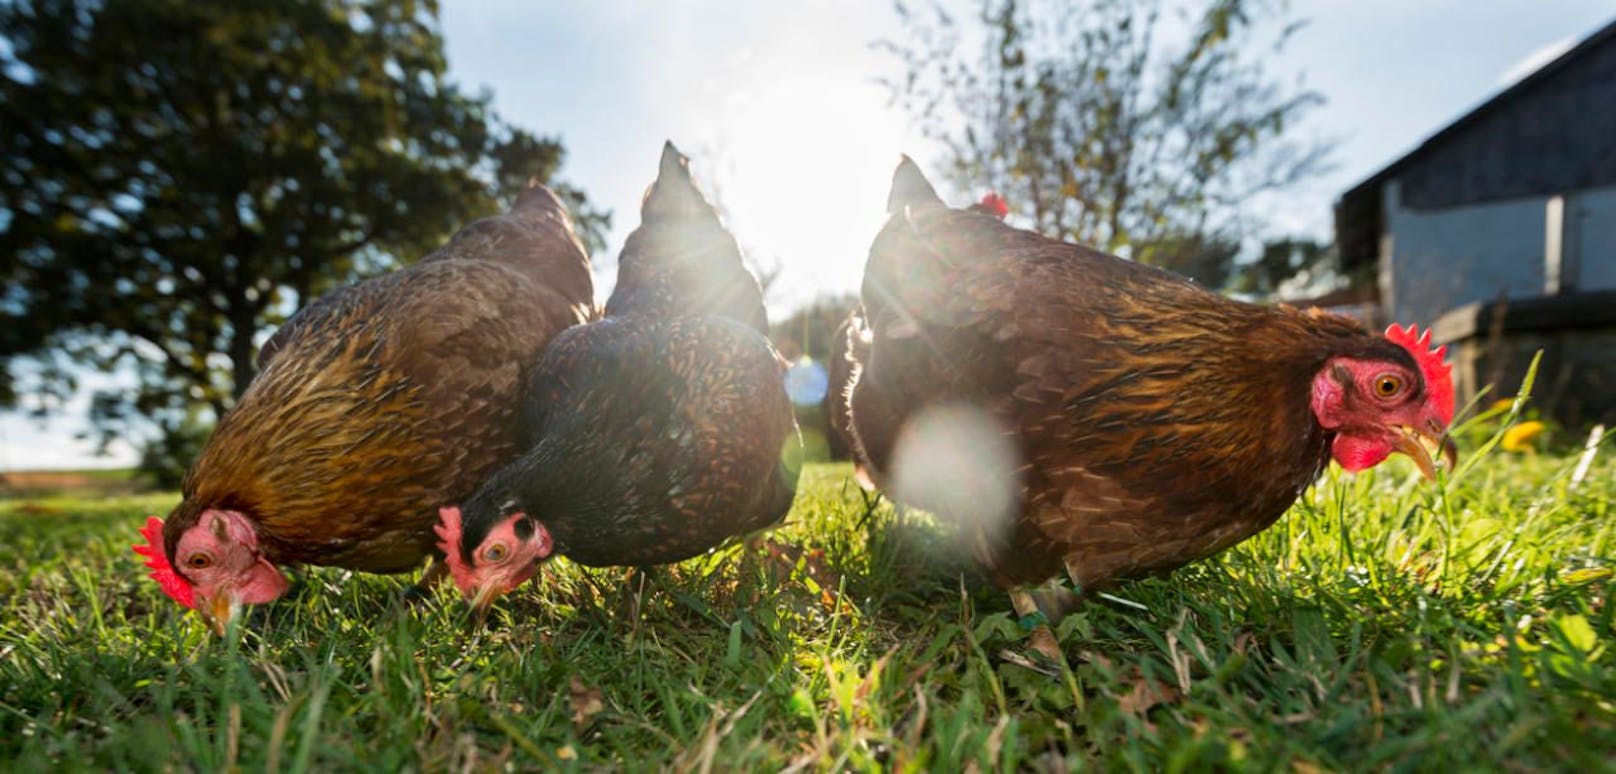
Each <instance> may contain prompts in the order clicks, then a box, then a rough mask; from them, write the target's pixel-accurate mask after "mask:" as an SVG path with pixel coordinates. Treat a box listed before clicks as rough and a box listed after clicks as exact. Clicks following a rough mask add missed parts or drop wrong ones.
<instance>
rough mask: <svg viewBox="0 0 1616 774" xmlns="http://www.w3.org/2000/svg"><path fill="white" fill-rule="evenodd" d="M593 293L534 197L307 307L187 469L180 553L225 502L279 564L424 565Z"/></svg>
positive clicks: (568, 237) (547, 196)
mask: <svg viewBox="0 0 1616 774" xmlns="http://www.w3.org/2000/svg"><path fill="white" fill-rule="evenodd" d="M592 294H593V290H592V280H591V278H590V274H589V259H588V256H587V254H586V253H585V252H584V250H583V247H582V245H581V244H580V243H579V241H578V239H577V237H576V235H575V234H574V233H573V230H572V224H571V221H570V219H569V218H568V216H567V215H566V212H565V210H564V209H563V208H562V206H561V204H560V202H559V200H557V199H556V198H555V197H554V195H553V194H551V193H550V192H549V191H548V190H547V189H544V188H542V187H536V188H530V189H529V190H528V191H526V192H524V193H523V194H522V196H521V198H520V199H519V200H518V203H517V204H516V206H515V207H514V208H513V209H512V211H511V212H510V213H508V214H505V215H501V216H497V217H491V218H486V219H483V220H481V221H478V222H476V223H473V224H471V225H470V226H468V227H466V228H465V229H463V230H462V231H460V232H459V233H457V234H456V235H455V236H454V237H453V238H452V239H451V240H450V241H449V242H448V243H447V244H446V245H444V246H443V247H442V248H440V249H439V250H437V251H435V252H434V253H432V254H431V255H429V256H427V257H426V258H425V259H423V260H422V261H421V262H419V263H417V264H415V265H413V266H411V267H408V268H405V269H400V270H398V271H395V272H392V273H390V274H387V275H384V276H382V277H378V278H375V279H372V280H369V281H366V282H363V283H360V284H358V285H354V286H351V287H347V288H344V289H342V290H339V291H336V292H334V293H332V294H330V295H327V296H325V297H324V298H322V299H320V300H319V301H317V302H316V303H314V304H312V305H310V306H309V307H307V308H305V309H303V310H302V311H301V312H299V313H298V314H297V315H295V316H294V317H293V318H292V319H291V320H290V321H288V322H287V323H286V325H284V326H282V327H281V329H280V330H279V331H277V333H276V334H275V335H274V336H273V337H272V338H271V339H270V342H269V343H268V344H266V345H265V347H264V348H263V351H262V353H261V355H260V367H261V371H260V373H259V374H258V376H257V378H255V379H254V380H253V382H252V384H251V385H250V386H249V388H248V389H247V391H246V393H245V394H244V395H243V396H242V398H241V400H240V402H239V403H238V404H237V405H236V406H235V408H233V409H232V410H231V411H230V412H229V413H228V414H226V416H225V417H224V419H223V420H222V421H221V422H220V423H219V426H218V428H217V429H216V430H215V432H214V434H213V436H212V438H210V439H209V441H208V444H207V446H206V448H205V449H204V450H203V452H202V454H201V456H200V457H199V458H198V459H197V461H196V463H195V464H194V465H193V466H192V468H191V470H190V472H189V474H188V475H187V476H186V480H185V483H184V486H183V494H184V501H183V502H182V503H181V504H180V505H179V507H178V508H176V510H175V512H174V513H173V514H172V515H171V516H170V518H169V519H167V521H166V523H165V525H164V530H163V533H164V537H165V542H166V546H167V550H168V552H169V553H170V558H172V553H173V550H174V549H173V547H174V545H175V541H176V540H177V539H178V536H179V535H180V534H181V533H182V532H183V531H184V530H185V529H186V528H188V527H189V526H191V525H192V524H195V523H196V520H197V518H198V517H199V516H200V514H201V513H202V511H203V510H205V509H208V508H213V507H220V508H230V509H237V510H240V511H242V512H244V513H245V514H247V516H248V517H249V518H250V519H252V520H253V521H255V522H256V523H257V526H258V530H259V538H260V541H261V545H262V546H263V550H264V552H265V555H266V557H267V558H268V559H269V560H270V561H272V562H275V563H277V564H287V563H293V564H295V563H306V564H317V565H334V566H339V567H347V568H351V569H356V570H363V571H369V572H401V571H405V570H408V569H410V568H411V567H414V566H415V565H417V564H419V563H420V562H421V560H422V559H423V558H424V557H425V556H427V554H428V553H429V552H430V551H431V550H432V548H433V545H434V541H435V537H434V535H433V531H432V526H433V524H434V522H435V520H436V516H437V507H438V506H439V505H442V504H445V503H451V502H455V501H457V500H458V499H459V498H461V497H464V496H465V495H467V494H469V493H470V492H471V491H473V490H474V489H475V487H476V486H477V484H478V483H480V482H481V481H482V480H483V479H484V478H485V477H487V476H488V475H489V474H490V473H492V472H493V471H494V470H496V469H497V468H498V467H499V466H500V465H502V464H505V463H507V462H509V461H510V460H511V459H512V458H513V457H515V455H516V454H517V452H518V451H519V448H518V446H517V434H516V431H515V426H516V417H515V412H516V407H517V405H518V401H517V393H518V389H519V387H520V385H521V379H522V371H521V368H522V365H521V364H523V363H529V362H532V361H533V360H534V359H535V358H536V357H537V355H538V353H539V351H540V349H541V348H542V347H543V346H544V345H545V344H546V343H548V342H549V340H550V339H551V338H552V337H553V336H554V335H555V334H556V333H559V332H560V331H561V330H563V329H564V328H566V327H568V326H571V325H575V324H578V323H580V322H583V321H585V320H586V319H587V317H588V314H589V310H590V304H591V302H592Z"/></svg>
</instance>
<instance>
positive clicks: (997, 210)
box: [980, 191, 1010, 220]
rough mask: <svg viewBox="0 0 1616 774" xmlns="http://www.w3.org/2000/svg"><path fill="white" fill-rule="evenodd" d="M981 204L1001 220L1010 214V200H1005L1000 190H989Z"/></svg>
mask: <svg viewBox="0 0 1616 774" xmlns="http://www.w3.org/2000/svg"><path fill="white" fill-rule="evenodd" d="M980 204H981V206H982V209H984V210H987V211H988V212H990V213H992V214H993V217H995V218H998V219H999V220H1004V216H1006V215H1009V214H1010V202H1008V201H1005V198H1004V197H1003V196H1000V195H999V192H998V191H988V192H987V193H986V194H984V195H983V196H982V201H981V203H980Z"/></svg>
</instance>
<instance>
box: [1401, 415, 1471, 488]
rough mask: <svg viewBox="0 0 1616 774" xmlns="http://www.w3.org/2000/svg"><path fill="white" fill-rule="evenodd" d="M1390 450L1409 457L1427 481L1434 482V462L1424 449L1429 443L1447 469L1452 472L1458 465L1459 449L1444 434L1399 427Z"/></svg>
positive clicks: (1428, 452)
mask: <svg viewBox="0 0 1616 774" xmlns="http://www.w3.org/2000/svg"><path fill="white" fill-rule="evenodd" d="M1396 429H1397V433H1396V435H1395V440H1393V442H1392V448H1394V449H1396V450H1397V451H1399V452H1402V453H1403V454H1406V455H1408V456H1409V458H1410V459H1412V460H1414V464H1415V465H1418V466H1419V468H1420V472H1421V473H1423V474H1425V478H1426V480H1428V481H1435V480H1436V461H1435V460H1433V459H1432V458H1431V452H1430V450H1429V449H1428V448H1426V444H1427V443H1430V445H1431V446H1433V447H1435V448H1436V449H1437V450H1438V452H1439V453H1440V454H1441V455H1442V459H1443V460H1445V461H1446V462H1447V463H1448V469H1449V470H1453V469H1454V467H1455V466H1457V465H1458V464H1459V447H1457V446H1455V445H1454V443H1453V439H1452V438H1449V437H1448V436H1447V434H1446V433H1439V432H1436V431H1434V430H1432V431H1421V430H1419V429H1416V428H1410V427H1399V428H1396Z"/></svg>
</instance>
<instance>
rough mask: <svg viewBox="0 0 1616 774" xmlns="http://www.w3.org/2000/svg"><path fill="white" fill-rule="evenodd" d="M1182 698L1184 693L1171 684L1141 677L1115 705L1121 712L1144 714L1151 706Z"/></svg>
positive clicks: (1170, 702) (1169, 702)
mask: <svg viewBox="0 0 1616 774" xmlns="http://www.w3.org/2000/svg"><path fill="white" fill-rule="evenodd" d="M1182 698H1184V695H1183V694H1182V693H1180V692H1179V690H1178V688H1177V687H1176V686H1174V685H1173V684H1171V683H1164V682H1162V681H1160V680H1152V679H1149V678H1145V677H1141V678H1139V679H1138V680H1135V681H1134V684H1133V690H1130V691H1128V694H1127V695H1126V696H1123V697H1122V698H1121V699H1120V700H1119V701H1118V702H1117V707H1118V708H1119V709H1121V710H1122V711H1123V712H1127V713H1130V714H1134V715H1144V714H1145V713H1146V712H1149V711H1150V710H1151V708H1152V707H1156V706H1158V705H1161V704H1172V703H1174V702H1177V701H1178V700H1180V699H1182Z"/></svg>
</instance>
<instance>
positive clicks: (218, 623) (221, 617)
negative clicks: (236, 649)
mask: <svg viewBox="0 0 1616 774" xmlns="http://www.w3.org/2000/svg"><path fill="white" fill-rule="evenodd" d="M240 607H241V606H240V605H238V604H236V602H235V600H234V599H232V598H231V597H230V595H229V594H219V595H217V596H215V597H213V598H212V599H209V600H206V601H204V602H203V603H202V604H201V605H198V606H197V608H196V610H197V612H198V613H201V614H202V620H203V621H205V622H207V624H208V628H210V629H212V630H213V633H214V634H217V635H219V636H220V637H223V636H224V632H225V629H228V628H229V627H230V621H231V620H232V619H234V618H235V617H236V611H237V610H239V609H240Z"/></svg>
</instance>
